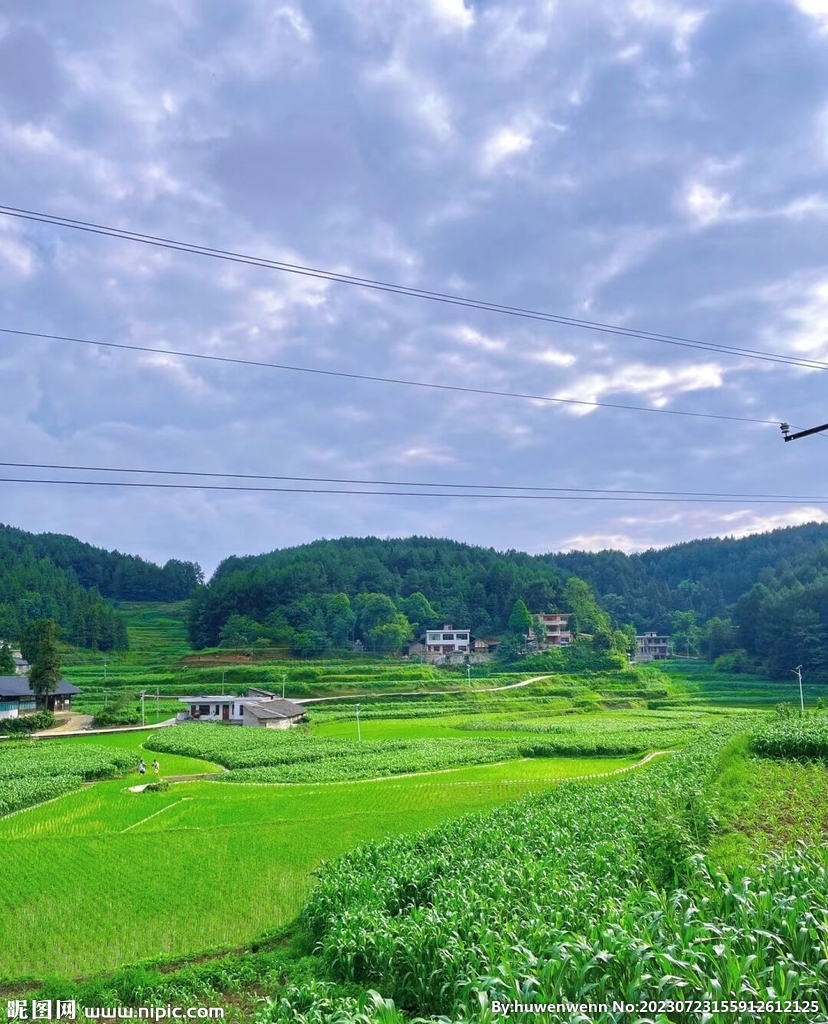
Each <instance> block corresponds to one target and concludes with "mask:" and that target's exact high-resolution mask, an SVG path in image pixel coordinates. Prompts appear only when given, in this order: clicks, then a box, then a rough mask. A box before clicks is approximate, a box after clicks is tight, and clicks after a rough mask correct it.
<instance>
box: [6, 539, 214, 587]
mask: <svg viewBox="0 0 828 1024" xmlns="http://www.w3.org/2000/svg"><path fill="white" fill-rule="evenodd" d="M27 553H30V554H31V555H32V556H33V557H34V558H48V559H49V561H50V562H52V563H53V564H54V565H55V566H56V567H57V568H59V569H70V570H72V572H73V573H74V574H75V576H76V577H77V580H78V582H79V583H80V585H81V586H82V587H87V588H88V587H94V588H95V589H96V590H97V591H98V592H99V593H100V594H101V595H102V596H103V597H109V598H112V599H114V600H118V601H180V600H184V599H185V598H188V597H189V596H190V594H191V593H192V591H193V589H194V588H195V587H196V586H197V585H198V584H199V583H200V582H201V580H202V574H201V569H200V567H199V566H198V565H197V564H196V563H194V562H181V561H178V560H177V559H170V560H169V561H168V562H167V563H166V564H165V565H164V566H160V565H155V564H154V563H153V562H147V561H145V560H144V559H143V558H139V557H138V556H137V555H122V554H121V553H120V552H119V551H105V550H104V549H103V548H96V547H93V546H92V545H91V544H85V543H84V542H83V541H80V540H77V539H76V538H75V537H70V536H67V535H65V534H61V533H27V532H26V531H25V530H18V529H16V528H15V527H13V526H3V525H2V524H0V558H2V559H3V560H4V561H6V562H9V561H10V560H11V561H14V559H16V558H23V557H26V556H27Z"/></svg>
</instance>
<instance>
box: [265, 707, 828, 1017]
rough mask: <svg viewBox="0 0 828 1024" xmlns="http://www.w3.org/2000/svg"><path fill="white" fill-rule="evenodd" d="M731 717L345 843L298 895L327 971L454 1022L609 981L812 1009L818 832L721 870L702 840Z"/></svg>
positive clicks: (627, 993) (734, 723) (827, 858)
mask: <svg viewBox="0 0 828 1024" xmlns="http://www.w3.org/2000/svg"><path fill="white" fill-rule="evenodd" d="M744 729H745V723H744V722H742V723H740V722H738V720H736V719H731V720H729V721H726V722H725V723H724V724H723V725H722V726H720V727H719V728H718V729H717V730H715V731H714V732H712V733H708V734H707V735H703V736H702V737H701V738H700V739H698V740H697V741H695V742H694V743H693V744H692V745H690V746H688V748H687V749H686V751H683V752H681V753H678V754H676V755H673V756H670V757H668V758H666V759H664V760H663V761H661V762H659V763H658V764H656V765H655V766H654V767H652V768H650V769H648V770H646V771H644V772H641V773H637V774H635V775H633V776H630V777H627V778H624V779H622V780H618V781H613V782H611V783H609V784H607V785H605V786H601V787H585V786H583V785H580V784H572V785H568V786H563V787H560V788H559V789H557V790H554V791H552V792H550V793H548V794H544V795H541V796H537V797H534V798H529V799H526V800H524V801H521V802H520V803H519V804H516V805H513V806H510V807H508V808H500V809H498V810H495V811H490V812H486V813H482V814H478V815H471V816H468V817H465V818H463V819H460V820H458V821H455V822H451V823H448V824H446V825H444V826H441V827H440V828H438V829H436V830H434V831H432V832H431V833H429V834H427V835H420V836H416V837H412V838H408V837H398V838H393V839H390V840H388V841H386V842H385V843H382V844H370V845H367V846H364V847H362V848H360V849H359V850H357V851H355V852H353V853H351V854H348V855H346V856H345V857H344V858H343V859H342V860H340V861H339V862H338V863H337V864H336V865H335V866H334V868H333V869H332V870H331V871H330V872H327V873H326V874H325V876H324V877H322V878H320V880H319V882H318V884H317V886H316V888H315V889H314V891H313V893H312V895H311V897H310V899H309V901H308V902H307V903H306V905H305V908H304V911H303V920H304V922H305V924H306V926H307V927H308V928H309V929H310V930H311V932H312V934H313V936H314V939H315V941H316V942H317V943H318V948H319V949H320V953H321V964H322V965H324V971H325V973H327V975H328V976H329V977H330V978H332V979H335V980H337V981H340V982H355V983H357V984H359V985H361V986H364V987H371V988H378V989H380V990H381V991H382V993H383V995H384V996H388V997H391V998H393V999H394V1000H395V1002H396V1004H397V1006H400V1007H402V1008H405V1009H409V1010H411V1011H416V1012H417V1013H418V1014H430V1015H437V1014H446V1015H449V1016H448V1019H451V1020H457V1019H461V1018H462V1019H473V1020H481V1021H482V1020H486V1021H490V1020H494V1019H496V1017H497V1015H496V1014H494V1013H493V1012H492V1009H491V1007H492V1004H493V1002H494V1001H495V1000H497V1001H498V1002H500V1003H501V1004H508V1003H511V1002H513V1001H514V1000H515V999H516V998H517V999H519V1000H520V1001H522V1002H540V1001H545V1000H546V999H549V998H553V997H557V998H563V999H567V1000H572V1001H575V1002H582V1001H583V1002H586V1001H589V1002H591V1003H598V1002H605V1003H611V1002H612V1000H613V997H615V998H618V994H619V993H623V997H624V999H625V1000H628V1001H631V1002H638V1001H640V1000H656V1001H658V1000H664V999H671V1000H685V999H687V998H698V999H710V1000H712V999H728V1000H730V999H733V1000H740V999H748V998H751V999H764V998H776V999H781V1000H785V999H799V1000H803V1001H805V1000H807V1001H808V1002H809V1003H811V1004H812V1005H813V1009H812V1011H810V1014H811V1015H810V1016H807V1017H803V1019H811V1020H822V1019H824V1015H825V1013H826V1011H828V992H826V988H825V983H824V964H825V950H826V942H828V847H822V848H818V847H814V848H811V849H810V850H808V851H804V850H803V851H797V852H796V853H793V854H789V855H787V856H785V857H783V858H781V859H778V860H772V861H769V862H767V863H763V864H762V865H760V866H759V867H758V868H756V869H755V871H754V870H752V871H751V873H750V874H751V875H752V877H749V876H748V875H747V874H746V873H745V872H739V871H737V872H734V874H733V876H732V877H730V878H728V877H726V876H725V875H723V874H719V873H717V872H716V871H715V870H713V869H712V868H711V866H710V865H709V864H708V863H707V862H706V861H705V859H704V857H703V856H701V855H700V854H699V849H700V847H701V846H702V844H704V843H706V842H707V841H708V840H709V837H710V835H711V832H712V829H713V827H714V822H713V819H712V818H711V816H710V813H709V807H708V804H707V801H706V799H705V789H706V787H707V786H709V785H710V784H711V783H712V782H713V781H714V780H715V778H716V775H717V773H718V769H719V765H720V763H721V759H722V757H723V756H724V753H725V751H726V749H727V746H728V743H729V741H730V740H731V738H732V737H734V736H736V735H737V734H738V733H739V732H743V731H744ZM803 922H807V924H806V926H805V927H803V926H802V925H803ZM481 1009H482V1010H484V1011H485V1013H483V1014H482V1015H481ZM272 1019H274V1020H276V1019H281V1018H279V1017H277V1015H275V1014H274V1015H273V1017H272ZM285 1019H286V1018H285ZM354 1019H355V1018H354ZM514 1019H516V1020H520V1021H523V1020H526V1021H528V1020H530V1019H534V1015H533V1014H531V1013H528V1014H524V1013H518V1014H516V1015H515V1018H514ZM660 1019H664V1020H667V1019H676V1020H694V1019H697V1017H696V1016H694V1015H693V1013H692V1012H690V1013H684V1012H681V1013H679V1014H678V1015H676V1016H675V1018H674V1017H673V1016H672V1015H671V1016H670V1017H667V1016H665V1017H663V1018H660ZM722 1019H730V1018H728V1017H727V1015H725V1016H724V1017H722ZM745 1019H749V1018H747V1017H746V1018H745ZM762 1019H764V1018H762Z"/></svg>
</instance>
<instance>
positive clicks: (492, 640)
mask: <svg viewBox="0 0 828 1024" xmlns="http://www.w3.org/2000/svg"><path fill="white" fill-rule="evenodd" d="M499 643H500V640H499V639H498V638H497V637H496V636H482V637H476V638H475V640H474V642H473V644H472V647H473V649H474V653H475V654H491V653H492V652H494V651H496V650H497V647H498V644H499Z"/></svg>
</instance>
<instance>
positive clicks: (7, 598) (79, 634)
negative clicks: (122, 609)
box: [0, 547, 127, 651]
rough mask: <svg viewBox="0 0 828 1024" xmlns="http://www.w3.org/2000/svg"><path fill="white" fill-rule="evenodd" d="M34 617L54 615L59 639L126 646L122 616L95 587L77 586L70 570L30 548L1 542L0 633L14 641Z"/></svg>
mask: <svg viewBox="0 0 828 1024" xmlns="http://www.w3.org/2000/svg"><path fill="white" fill-rule="evenodd" d="M36 619H53V620H54V621H55V622H56V623H57V624H58V626H59V627H60V636H61V638H62V639H63V640H66V641H67V642H68V643H71V644H75V645H76V646H78V647H93V648H97V649H98V650H101V651H112V650H123V649H125V648H126V646H127V633H126V625H125V623H124V620H123V617H122V616H120V615H118V613H117V612H116V611H115V610H114V609H113V607H112V606H111V605H110V604H109V602H108V601H106V600H104V598H102V597H101V595H100V594H99V593H98V592H97V591H96V590H95V589H87V588H86V587H83V586H81V584H80V582H79V581H78V577H77V575H76V574H75V573H74V572H73V570H72V569H63V568H59V567H58V566H57V565H55V563H54V562H52V561H51V560H50V559H48V558H39V557H37V556H36V555H35V553H34V552H33V551H32V550H31V548H24V549H23V550H22V551H13V552H10V551H8V550H3V549H2V547H0V637H1V638H3V639H4V640H11V641H17V640H19V638H20V635H21V634H22V632H23V630H24V629H25V627H26V626H27V625H28V624H29V623H30V622H34V621H35V620H36Z"/></svg>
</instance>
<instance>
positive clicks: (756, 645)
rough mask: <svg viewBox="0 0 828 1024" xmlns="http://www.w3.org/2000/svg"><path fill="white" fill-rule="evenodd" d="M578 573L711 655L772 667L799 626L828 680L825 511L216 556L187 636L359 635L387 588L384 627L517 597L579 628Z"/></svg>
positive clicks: (324, 639) (611, 609) (481, 632)
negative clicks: (523, 537) (666, 527)
mask: <svg viewBox="0 0 828 1024" xmlns="http://www.w3.org/2000/svg"><path fill="white" fill-rule="evenodd" d="M573 581H574V582H573ZM580 581H585V583H586V584H588V585H589V588H591V589H592V591H594V593H595V595H596V597H597V601H598V604H599V605H600V607H601V608H602V609H604V610H605V611H606V612H607V613H608V615H609V618H610V620H611V624H612V626H614V627H617V628H618V627H623V626H626V625H628V624H632V625H633V626H634V627H635V629H636V630H637V631H639V632H640V631H643V630H648V629H652V630H656V631H657V632H659V633H667V634H670V635H672V636H673V637H674V640H675V642H676V644H677V646H678V647H679V648H680V649H684V648H687V649H688V650H690V651H691V652H693V653H699V652H701V653H708V654H710V655H711V656H716V655H717V654H721V653H726V652H728V651H731V650H734V649H736V648H744V649H745V650H746V651H747V653H748V655H749V657H750V658H752V659H754V661H755V662H756V664H757V665H759V664H761V665H762V666H763V667H765V668H767V669H768V670H770V671H773V672H774V673H776V672H781V671H783V666H784V670H785V671H787V668H789V667H790V666H789V665H788V664H787V663H788V661H790V659H791V657H794V648H793V647H791V645H790V643H788V640H789V639H790V637H791V636H793V635H794V634H796V635H797V636H798V637H799V638H800V639H799V640H798V641H797V643H798V644H799V646H798V647H796V652H798V653H796V654H795V657H796V659H798V660H799V661H803V662H804V663H808V664H816V661H819V659H822V661H824V664H825V674H826V677H827V678H828V524H822V523H810V524H806V525H804V526H797V527H788V528H785V529H780V530H774V531H772V532H769V533H764V534H758V535H754V536H750V537H745V538H742V539H734V538H711V539H707V540H697V541H691V542H689V543H684V544H677V545H674V546H672V547H668V548H663V549H661V550H651V551H645V552H643V553H641V554H634V555H626V554H624V553H623V552H620V551H601V552H596V553H589V552H569V553H566V554H549V555H537V556H532V555H528V554H525V553H521V552H518V551H507V552H498V551H495V550H493V549H491V548H481V547H475V546H473V545H469V544H461V543H458V542H456V541H450V540H439V539H434V538H428V537H409V538H405V539H399V540H379V539H377V538H373V537H366V538H353V537H345V538H341V539H338V540H323V541H317V542H314V543H312V544H306V545H302V546H299V547H295V548H286V549H283V550H279V551H273V552H271V553H269V554H265V555H256V556H249V557H244V558H238V557H233V558H228V559H227V560H225V561H224V562H223V563H222V564H221V565H220V566H219V568H218V569H217V570H216V573H215V574H214V576H213V578H212V580H211V581H210V584H209V585H208V586H207V587H200V588H198V590H197V591H196V595H195V599H194V602H193V606H192V614H191V622H190V635H191V639H192V641H193V642H194V643H195V644H196V645H197V646H210V645H214V644H218V643H221V642H224V643H232V642H234V641H243V640H245V639H246V638H247V639H249V637H250V636H253V637H254V638H255V637H259V638H260V639H262V640H263V641H264V640H265V639H267V638H269V639H271V640H272V641H273V642H275V643H279V642H285V643H291V644H292V643H293V638H294V637H295V634H296V633H297V632H299V633H301V634H303V637H304V640H305V641H306V643H307V645H308V650H312V649H315V650H318V649H320V647H324V646H325V645H326V644H335V643H338V642H341V641H344V640H347V638H348V637H353V636H354V635H355V632H354V624H355V622H356V623H357V628H356V633H357V634H358V633H359V617H360V615H361V614H363V613H362V612H360V611H359V609H357V610H355V609H354V607H353V602H354V601H355V600H359V601H362V602H363V605H364V602H365V596H366V595H372V594H373V595H384V596H385V597H386V598H387V599H388V603H387V606H386V607H385V611H384V612H383V614H384V615H385V616H386V618H387V619H388V622H389V628H390V621H391V618H392V617H393V612H394V610H395V609H396V611H397V612H399V613H401V614H403V615H404V616H406V617H407V619H408V620H409V621H410V623H412V624H416V625H417V626H419V627H422V626H430V625H432V624H434V625H439V624H440V623H441V622H442V621H445V622H451V623H453V624H454V625H455V626H463V627H466V626H468V627H470V628H471V629H472V631H473V632H474V633H476V634H477V635H478V636H485V635H487V634H490V633H495V634H496V633H499V632H501V631H502V630H504V629H505V627H506V624H507V621H508V617H509V614H510V610H511V608H512V607H513V605H514V602H515V601H516V600H517V599H522V600H523V601H524V602H525V603H526V604H527V606H528V608H529V610H530V612H532V613H537V612H541V611H547V610H560V611H576V612H577V613H578V619H579V622H578V625H579V627H580V628H581V629H585V630H587V631H588V629H589V628H590V618H592V619H593V620H594V619H595V615H594V614H593V613H592V612H590V611H589V604H590V601H589V600H587V599H586V598H585V597H584V592H585V591H588V588H586V587H584V584H583V583H582V582H580ZM576 584H577V586H576ZM578 586H580V587H581V588H582V589H581V590H580V591H579V590H578ZM579 594H580V595H581V598H579V597H578V595H579ZM360 595H362V596H361V597H360ZM746 595H749V600H748V596H746ZM823 595H825V596H824V597H823ZM392 603H393V606H394V607H393V608H392V607H391V605H392ZM576 606H578V607H576ZM791 609H793V611H791V615H793V614H794V612H797V613H798V615H799V617H798V618H797V619H796V621H795V622H794V621H793V619H791V622H789V623H788V631H787V632H784V631H780V630H776V629H775V628H774V629H759V630H756V629H751V628H750V622H751V621H752V620H753V618H755V617H756V616H757V615H758V616H762V617H763V618H764V617H766V616H768V615H769V616H770V617H771V618H773V619H775V621H777V622H781V621H782V619H783V618H785V616H787V617H788V618H790V617H791V616H790V615H788V611H790V610H791ZM231 620H232V621H231ZM366 621H367V620H366ZM768 621H770V619H768ZM785 621H786V622H787V618H785ZM228 623H230V625H229V626H228ZM390 636H391V633H389V637H390ZM815 659H816V661H815ZM792 664H794V665H795V664H797V660H794V661H793V663H792Z"/></svg>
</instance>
